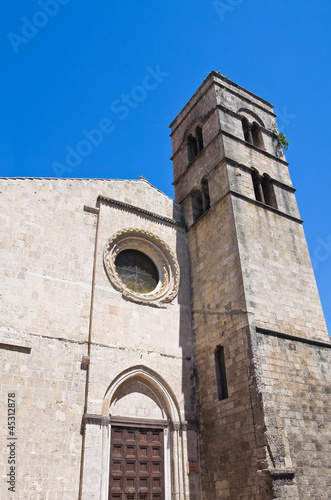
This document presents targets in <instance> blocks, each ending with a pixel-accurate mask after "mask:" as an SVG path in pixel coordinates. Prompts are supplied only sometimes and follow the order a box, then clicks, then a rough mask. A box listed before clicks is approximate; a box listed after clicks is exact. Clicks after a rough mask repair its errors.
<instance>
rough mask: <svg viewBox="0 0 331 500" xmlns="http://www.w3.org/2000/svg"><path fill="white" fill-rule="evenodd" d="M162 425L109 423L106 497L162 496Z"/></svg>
mask: <svg viewBox="0 0 331 500" xmlns="http://www.w3.org/2000/svg"><path fill="white" fill-rule="evenodd" d="M163 456H164V453H163V429H153V428H134V427H120V426H116V425H115V426H112V428H111V446H110V478H109V479H110V484H109V500H164V459H163Z"/></svg>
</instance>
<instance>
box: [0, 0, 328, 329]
mask: <svg viewBox="0 0 331 500" xmlns="http://www.w3.org/2000/svg"><path fill="white" fill-rule="evenodd" d="M215 3H218V7H217V8H215V5H214V4H215ZM330 20H331V2H330V0H320V1H318V2H316V3H313V2H311V1H309V2H308V1H306V0H291V1H288V0H287V1H285V0H277V1H276V0H268V1H266V0H219V1H218V2H213V0H211V1H201V0H200V1H198V0H190V1H188V0H181V1H180V2H178V1H174V0H168V1H167V2H157V1H155V0H154V1H152V0H141V1H139V2H120V1H109V0H108V1H106V0H95V1H94V2H92V1H86V0H80V2H78V0H56V1H55V0H40V1H38V0H37V1H35V0H24V1H23V0H17V1H15V2H13V3H10V5H7V6H6V9H3V13H2V16H1V19H0V27H1V42H0V43H1V54H2V71H1V83H2V85H1V87H2V92H1V97H0V99H1V111H2V113H1V117H2V119H1V125H0V126H1V148H0V175H1V176H10V177H13V176H30V177H57V176H61V177H101V178H129V179H130V178H133V179H136V178H137V177H138V176H139V175H140V174H143V175H144V177H146V178H147V179H148V180H149V181H150V182H151V183H152V184H154V185H155V186H156V187H158V188H159V189H161V190H162V191H164V192H165V193H166V194H168V195H169V196H173V190H172V186H171V182H172V164H171V162H170V161H169V158H170V156H171V143H170V138H169V137H168V134H169V129H168V125H169V124H170V122H171V121H172V120H173V118H174V117H175V116H176V114H177V113H178V112H179V111H180V110H181V108H182V107H183V106H184V105H185V103H186V102H187V101H188V99H189V98H190V97H191V95H192V94H193V93H194V92H195V90H196V89H197V88H198V86H199V85H200V84H201V83H202V81H203V79H204V78H205V77H206V76H207V75H208V73H209V72H210V71H212V70H215V71H221V73H222V74H224V75H226V76H228V77H229V78H230V79H231V80H233V81H235V82H236V83H238V84H240V85H241V86H243V87H245V88H247V89H249V90H250V91H252V92H254V93H256V94H258V95H259V96H261V97H263V98H264V99H266V100H268V101H269V102H271V103H272V104H274V106H275V108H276V110H277V111H276V112H277V113H278V115H279V119H278V124H279V126H280V127H281V129H282V131H283V132H284V133H285V134H287V136H288V138H289V140H290V141H291V144H290V148H289V150H288V152H287V160H288V161H289V162H290V172H291V176H292V181H293V184H294V187H296V188H297V190H298V191H297V199H298V204H299V209H300V212H301V217H302V218H303V219H304V221H305V225H304V228H305V232H306V236H307V240H308V245H309V249H310V252H311V256H312V258H313V261H314V268H315V273H316V278H317V283H318V287H319V290H320V295H321V299H322V304H323V308H324V312H325V316H326V319H327V322H328V325H329V332H331V304H330V299H331V293H330V283H331V228H330V184H331V173H330V160H329V147H330V143H331V141H330V130H331V127H330V117H331V104H330V98H329V95H330V81H331V69H330V67H331V65H330ZM155 71H156V72H157V75H156V76H155V75H154V76H152V75H153V74H154V73H155ZM153 72H154V73H153ZM147 75H151V76H150V77H147ZM153 78H154V79H153ZM143 85H145V88H143V89H142V86H143ZM128 96H129V100H128ZM110 122H111V123H110ZM100 127H101V128H102V129H103V133H102V136H101V135H100V134H97V135H94V142H95V145H94V146H93V148H91V149H90V150H87V149H85V150H84V147H83V149H82V150H81V151H82V153H83V154H84V155H85V156H81V157H80V158H79V157H77V156H76V157H75V158H74V157H72V156H70V158H69V160H70V161H69V163H70V166H68V163H66V156H67V155H68V151H71V149H70V148H72V149H76V148H77V146H78V145H79V144H80V142H81V141H82V140H84V139H85V138H86V137H85V135H84V133H85V134H88V132H90V131H91V130H92V129H95V128H99V129H100ZM84 131H85V132H84ZM329 141H330V142H329ZM68 148H69V149H68Z"/></svg>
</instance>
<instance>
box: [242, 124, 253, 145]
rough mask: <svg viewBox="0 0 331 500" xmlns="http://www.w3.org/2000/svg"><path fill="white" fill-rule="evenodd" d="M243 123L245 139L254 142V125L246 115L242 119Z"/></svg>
mask: <svg viewBox="0 0 331 500" xmlns="http://www.w3.org/2000/svg"><path fill="white" fill-rule="evenodd" d="M241 123H242V126H243V132H244V137H245V141H246V142H249V143H250V144H253V136H252V125H251V124H250V123H249V121H248V120H247V118H245V117H244V118H243V119H242V120H241Z"/></svg>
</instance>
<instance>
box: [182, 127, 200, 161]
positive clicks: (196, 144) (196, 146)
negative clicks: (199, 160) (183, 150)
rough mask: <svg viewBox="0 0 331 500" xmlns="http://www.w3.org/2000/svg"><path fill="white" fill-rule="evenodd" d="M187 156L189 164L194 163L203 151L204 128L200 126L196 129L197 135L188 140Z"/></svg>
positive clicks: (189, 137) (190, 136)
mask: <svg viewBox="0 0 331 500" xmlns="http://www.w3.org/2000/svg"><path fill="white" fill-rule="evenodd" d="M186 143H187V156H188V163H189V164H190V163H192V161H193V160H194V158H195V157H196V156H198V154H199V153H201V151H202V150H203V137H202V128H201V127H200V125H198V126H197V127H196V129H195V134H194V135H193V134H190V135H189V136H188V138H187V141H186Z"/></svg>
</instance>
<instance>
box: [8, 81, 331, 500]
mask: <svg viewBox="0 0 331 500" xmlns="http://www.w3.org/2000/svg"><path fill="white" fill-rule="evenodd" d="M278 137H279V136H278V132H277V124H276V116H275V114H274V113H273V108H272V105H271V104H269V103H268V102H266V101H265V100H264V99H261V98H260V97H258V96H256V95H254V94H253V93H251V92H249V91H247V90H245V89H243V88H242V87H240V86H239V85H237V84H235V83H234V82H231V81H230V80H229V79H227V78H225V77H223V76H222V75H221V74H220V73H215V72H212V73H210V74H209V76H208V77H207V78H206V80H205V81H204V82H203V84H202V85H201V86H200V87H199V89H198V90H197V92H196V93H195V94H194V95H193V97H192V98H191V99H190V101H189V102H188V103H187V104H186V106H185V107H184V108H183V110H182V111H181V112H180V113H179V114H178V116H177V117H176V118H175V120H174V121H173V123H172V124H171V139H172V148H173V156H172V161H173V168H174V186H175V201H173V200H171V199H170V198H168V197H167V196H166V195H164V194H163V193H162V192H160V191H159V190H158V189H156V188H155V187H153V186H152V185H150V184H149V183H148V182H147V181H146V180H145V179H143V178H141V179H139V180H127V181H126V180H106V179H32V178H25V179H2V180H1V221H2V238H1V241H2V245H1V254H2V256H3V262H4V265H3V267H2V280H1V282H2V320H1V329H0V353H1V357H2V363H1V371H2V374H1V378H0V382H1V394H2V397H1V415H3V418H2V420H3V421H2V424H1V428H2V434H1V435H2V438H3V439H2V442H3V443H4V445H3V452H2V454H1V462H0V463H1V471H2V482H3V483H2V487H1V492H0V499H1V500H2V499H3V500H5V499H6V500H7V499H10V500H11V499H15V500H16V499H18V500H23V499H24V500H26V499H28V500H44V499H47V500H48V499H52V500H73V499H78V500H91V499H96V500H216V499H228V500H236V499H238V498H242V499H246V500H249V499H261V500H262V499H263V500H264V499H265V500H267V499H296V500H303V499H305V498H309V499H325V500H326V499H328V498H329V497H330V495H331V479H330V477H331V474H330V460H329V457H330V452H331V426H330V414H331V403H330V378H331V375H330V352H331V351H330V347H331V344H330V342H329V337H328V333H327V330H326V326H325V322H324V317H323V312H322V309H321V304H320V300H319V296H318V291H317V287H316V283H315V278H314V274H313V270H312V266H311V263H310V258H309V253H308V249H307V245H306V241H305V236H304V233H303V228H302V221H301V219H300V215H299V211H298V208H297V204H296V200H295V189H294V188H293V186H292V184H291V179H290V176H289V171H288V164H287V162H286V160H285V157H284V153H283V148H282V145H281V144H280V142H279V140H278ZM9 410H10V411H9ZM7 416H8V420H7ZM10 488H14V489H10Z"/></svg>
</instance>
